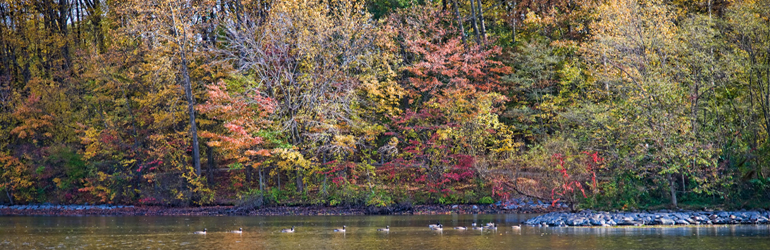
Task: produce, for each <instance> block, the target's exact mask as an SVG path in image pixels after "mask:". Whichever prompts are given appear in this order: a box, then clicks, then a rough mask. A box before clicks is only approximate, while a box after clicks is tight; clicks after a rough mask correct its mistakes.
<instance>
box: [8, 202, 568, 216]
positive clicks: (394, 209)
mask: <svg viewBox="0 0 770 250" xmlns="http://www.w3.org/2000/svg"><path fill="white" fill-rule="evenodd" d="M556 211H564V209H562V208H548V207H542V206H532V207H518V208H515V209H507V208H506V207H505V206H496V205H414V206H390V207H368V206H335V207H329V206H268V207H262V208H257V209H244V208H239V207H235V206H203V207H164V206H132V205H125V206H124V205H51V204H42V205H41V204H38V205H14V206H0V216H329V215H442V214H531V213H550V212H556Z"/></svg>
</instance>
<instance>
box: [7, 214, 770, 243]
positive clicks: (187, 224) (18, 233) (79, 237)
mask: <svg viewBox="0 0 770 250" xmlns="http://www.w3.org/2000/svg"><path fill="white" fill-rule="evenodd" d="M533 216H534V215H431V216H316V217H308V216H274V217H0V248H3V249H33V248H37V249H46V248H86V249H93V248H110V249H115V248H120V249H139V248H151V249H158V248H160V249H298V248H305V249H415V248H417V249H513V248H517V249H770V226H768V225H741V226H708V227H644V228H637V227H595V228H577V227H569V228H557V227H548V228H538V227H525V226H523V227H522V228H521V229H520V230H514V229H512V228H511V225H518V224H520V223H522V222H523V221H525V220H526V219H529V218H531V217H533ZM438 222H440V223H442V224H443V225H444V228H445V229H444V231H443V232H439V231H433V230H430V229H428V227H427V225H428V224H433V223H438ZM473 222H477V223H479V224H482V225H483V224H486V223H487V222H495V223H497V224H498V230H497V231H488V230H484V231H477V230H467V231H458V230H454V229H452V228H453V227H455V226H468V227H470V225H471V223H473ZM342 225H347V232H345V233H335V232H333V230H334V229H335V228H340V227H342ZM388 225H389V226H390V229H391V230H390V232H387V233H385V232H378V231H377V228H382V227H385V226H388ZM291 226H296V232H295V233H293V234H285V233H280V230H281V229H283V228H290V227H291ZM240 227H242V228H243V231H244V232H243V234H234V233H226V232H228V231H231V230H236V229H238V228H240ZM203 228H206V229H208V234H207V235H195V234H192V232H194V231H199V230H203Z"/></svg>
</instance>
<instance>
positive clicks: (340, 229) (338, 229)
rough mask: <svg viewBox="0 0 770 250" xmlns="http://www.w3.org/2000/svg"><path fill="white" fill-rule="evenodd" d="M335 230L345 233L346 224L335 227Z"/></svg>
mask: <svg viewBox="0 0 770 250" xmlns="http://www.w3.org/2000/svg"><path fill="white" fill-rule="evenodd" d="M334 231H335V232H340V233H344V232H345V225H342V228H337V229H334Z"/></svg>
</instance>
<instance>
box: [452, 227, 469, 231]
mask: <svg viewBox="0 0 770 250" xmlns="http://www.w3.org/2000/svg"><path fill="white" fill-rule="evenodd" d="M455 229H457V230H467V229H468V228H467V227H455Z"/></svg>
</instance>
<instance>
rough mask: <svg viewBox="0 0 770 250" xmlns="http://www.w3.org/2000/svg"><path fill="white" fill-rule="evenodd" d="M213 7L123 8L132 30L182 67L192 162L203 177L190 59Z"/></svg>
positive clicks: (181, 2)
mask: <svg viewBox="0 0 770 250" xmlns="http://www.w3.org/2000/svg"><path fill="white" fill-rule="evenodd" d="M213 4H214V3H213V2H212V1H208V0H195V1H186V0H157V1H129V2H125V3H124V4H123V5H122V6H120V7H121V9H122V10H121V11H122V14H123V16H124V18H126V19H128V20H127V21H128V22H129V25H128V28H129V30H130V31H131V32H132V33H134V34H137V35H138V36H139V37H140V38H142V39H143V41H144V42H145V43H147V44H148V46H151V47H152V48H154V49H156V50H157V51H158V52H161V53H168V54H169V55H173V57H172V58H173V60H174V64H175V65H176V66H177V67H178V68H179V71H178V73H179V77H180V78H181V79H180V81H181V83H182V84H181V85H182V87H183V88H184V92H185V96H186V99H187V111H188V113H189V117H190V118H189V119H190V120H189V122H190V137H191V138H192V160H193V167H194V168H195V174H196V175H200V172H201V163H200V153H199V146H198V127H197V124H196V123H195V117H196V116H195V96H194V94H193V87H192V82H191V81H190V72H189V64H190V61H189V59H188V58H189V57H190V56H191V54H192V53H193V51H196V47H199V46H200V44H199V39H198V36H199V35H201V34H199V33H198V32H197V31H198V30H200V29H202V28H203V26H204V25H209V24H208V23H207V22H206V20H207V19H208V17H209V16H210V15H211V14H213V8H214V5H213Z"/></svg>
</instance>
